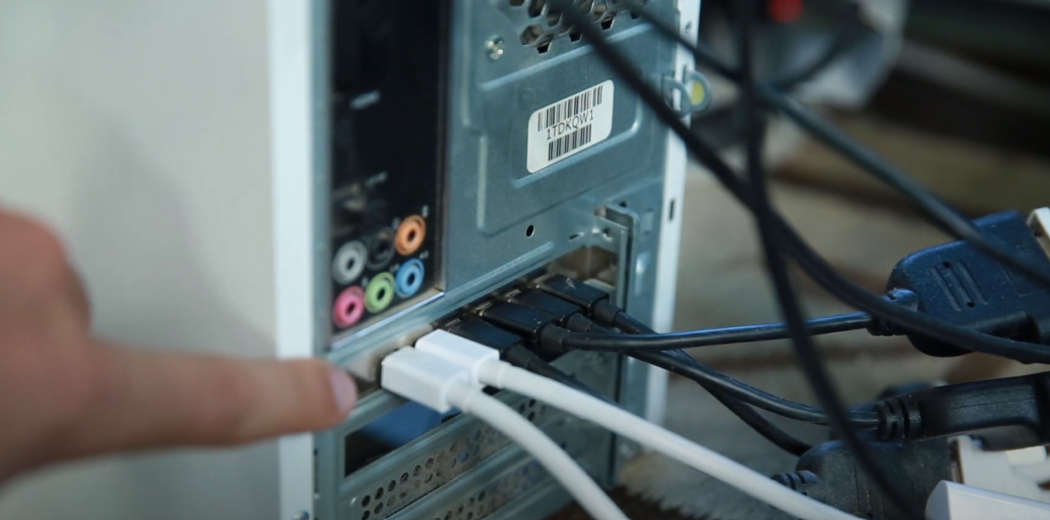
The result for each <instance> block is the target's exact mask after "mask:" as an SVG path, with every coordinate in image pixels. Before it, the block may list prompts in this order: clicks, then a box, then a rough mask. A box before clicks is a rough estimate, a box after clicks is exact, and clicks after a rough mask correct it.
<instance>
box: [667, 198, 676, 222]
mask: <svg viewBox="0 0 1050 520" xmlns="http://www.w3.org/2000/svg"><path fill="white" fill-rule="evenodd" d="M674 203H675V200H674V199H671V203H670V204H668V205H667V206H668V208H667V221H668V222H672V221H674Z"/></svg>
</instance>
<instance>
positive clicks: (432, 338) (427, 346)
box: [416, 330, 501, 387]
mask: <svg viewBox="0 0 1050 520" xmlns="http://www.w3.org/2000/svg"><path fill="white" fill-rule="evenodd" d="M416 350H419V351H420V352H423V353H426V354H429V355H432V356H434V357H438V358H441V359H442V360H443V361H445V362H447V363H451V364H453V365H455V366H457V367H458V368H459V369H460V370H462V371H464V372H466V373H467V374H468V375H469V377H470V382H471V384H475V385H478V386H479V387H480V386H481V385H482V383H481V382H480V381H481V377H480V372H481V367H482V366H484V365H485V364H486V363H500V362H501V361H500V359H499V351H498V350H496V349H494V348H491V347H486V346H485V345H482V344H481V343H477V342H475V341H471V340H469V339H467V338H464V337H462V336H457V335H455V334H453V333H451V332H448V331H444V330H435V331H434V332H431V333H430V334H427V335H426V336H423V337H422V338H419V339H418V340H417V341H416Z"/></svg>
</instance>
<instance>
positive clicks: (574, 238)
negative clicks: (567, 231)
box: [569, 233, 583, 242]
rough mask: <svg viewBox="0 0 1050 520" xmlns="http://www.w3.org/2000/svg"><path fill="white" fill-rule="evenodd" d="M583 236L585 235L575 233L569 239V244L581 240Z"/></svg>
mask: <svg viewBox="0 0 1050 520" xmlns="http://www.w3.org/2000/svg"><path fill="white" fill-rule="evenodd" d="M582 236H583V233H573V234H572V236H570V237H569V242H572V241H573V240H576V239H577V238H580V237H582Z"/></svg>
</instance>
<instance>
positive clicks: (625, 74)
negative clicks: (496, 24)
mask: <svg viewBox="0 0 1050 520" xmlns="http://www.w3.org/2000/svg"><path fill="white" fill-rule="evenodd" d="M554 2H558V3H560V2H564V0H554ZM586 32H588V33H590V34H591V35H592V37H591V38H590V41H591V45H592V47H594V49H595V51H597V52H598V53H599V54H601V55H602V56H603V57H604V58H605V59H606V63H607V64H608V66H609V67H610V68H611V69H612V70H613V71H614V72H615V73H616V74H617V75H618V76H619V77H620V78H621V79H622V80H623V81H624V83H626V84H627V85H628V86H629V87H630V88H631V90H632V91H634V92H636V93H637V94H638V96H639V98H640V99H641V100H642V101H643V102H644V103H645V104H646V105H647V106H648V107H649V108H650V109H651V110H653V112H654V113H655V114H656V116H657V118H658V119H659V120H660V121H661V122H663V123H664V124H666V125H667V126H668V127H669V128H670V129H671V130H672V131H674V133H675V134H676V135H677V136H678V137H679V138H680V139H682V141H683V142H684V143H685V145H686V147H687V148H688V149H689V151H690V153H692V154H693V155H694V156H695V157H696V158H697V160H699V161H700V163H701V164H703V165H704V166H706V167H707V168H708V169H709V170H710V171H711V173H712V174H713V175H714V176H715V177H716V178H717V179H718V180H719V182H721V183H722V185H723V186H725V188H726V189H727V190H728V191H729V192H730V193H731V194H732V195H733V196H734V197H735V198H736V199H737V200H739V201H740V202H741V203H742V204H744V206H745V207H747V208H748V209H749V210H752V211H754V201H753V200H752V195H751V193H750V191H749V190H748V189H747V183H746V181H743V180H742V179H740V178H739V177H737V175H736V173H735V172H733V170H732V169H731V168H730V167H729V166H728V165H727V164H726V163H725V162H724V161H722V159H721V158H720V157H719V156H718V154H716V153H715V152H714V150H712V149H711V148H710V147H708V146H707V145H706V144H705V143H704V142H703V140H702V139H700V138H699V137H697V136H696V135H694V134H693V133H692V132H691V131H690V130H689V128H688V127H687V126H686V125H685V123H683V122H682V121H681V120H680V119H678V116H677V115H676V114H675V112H674V111H673V110H672V109H671V108H670V107H668V106H667V105H666V104H665V103H664V101H663V99H662V96H661V95H660V94H659V93H657V92H656V91H655V90H654V89H653V88H651V87H650V86H649V85H647V84H646V83H645V81H644V80H643V79H642V78H641V77H638V76H637V75H636V74H635V73H634V71H633V70H632V69H631V67H630V65H629V64H628V63H627V62H626V61H624V60H623V58H622V56H620V55H619V53H618V52H617V51H616V49H614V48H613V47H612V46H611V45H610V44H609V43H608V42H606V41H605V40H604V39H600V38H599V39H595V38H594V37H593V36H594V35H595V32H594V31H593V30H590V31H586ZM585 36H586V34H585ZM597 36H598V37H600V36H601V35H600V34H597ZM671 36H673V35H671ZM773 213H774V216H775V223H776V225H777V226H778V230H777V232H778V233H779V234H780V236H781V238H782V240H783V246H784V252H785V253H787V254H789V255H790V256H791V257H792V258H794V259H795V261H796V262H798V264H799V266H800V267H802V269H803V270H804V271H805V272H806V274H807V275H809V276H810V277H811V278H812V279H813V280H814V281H816V282H817V283H818V284H820V285H821V286H822V287H823V288H824V289H826V290H827V291H828V292H830V293H831V294H834V295H836V296H837V297H839V298H840V299H841V300H842V301H843V302H845V303H847V304H849V305H851V306H853V307H855V308H857V309H860V310H862V311H865V312H868V313H869V314H871V315H872V316H876V317H878V318H881V319H884V320H887V321H889V322H892V323H893V324H895V325H897V326H899V327H901V328H903V329H905V330H908V331H910V332H913V333H917V334H921V335H923V336H927V337H929V338H932V339H936V340H938V341H942V342H945V343H948V344H951V345H954V346H956V347H959V348H962V349H966V350H970V351H974V352H985V353H988V354H992V355H996V356H1002V357H1006V358H1010V359H1015V360H1018V361H1023V362H1028V363H1048V364H1050V349H1048V348H1047V347H1045V346H1043V345H1036V344H1031V343H1024V342H1019V341H1013V340H1009V339H1005V338H999V337H995V336H990V335H987V334H982V333H979V332H974V331H972V330H969V329H965V328H962V327H957V326H954V325H951V324H948V323H944V322H942V321H940V320H937V319H935V318H932V317H930V316H927V315H924V314H922V313H920V312H916V311H913V310H911V309H908V308H905V307H902V306H900V305H897V304H895V303H893V302H889V301H886V300H883V299H882V298H881V297H879V296H876V295H874V294H871V293H870V292H868V291H867V290H866V289H864V288H862V287H860V286H859V285H856V284H855V283H853V282H851V281H849V280H847V279H846V278H843V277H842V276H841V275H839V274H838V272H837V271H835V270H834V269H833V268H832V267H831V266H830V265H829V264H828V263H827V261H826V260H824V259H823V258H822V257H821V256H820V255H819V254H817V253H816V252H815V251H814V250H813V249H812V248H811V247H810V246H809V244H807V243H806V242H805V241H804V240H803V239H802V238H801V236H799V234H798V232H797V231H796V230H795V229H794V228H792V227H791V226H790V225H789V224H788V223H787V222H786V221H785V220H784V219H783V217H782V216H780V215H779V214H777V213H776V211H774V212H773Z"/></svg>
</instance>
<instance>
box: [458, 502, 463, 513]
mask: <svg viewBox="0 0 1050 520" xmlns="http://www.w3.org/2000/svg"><path fill="white" fill-rule="evenodd" d="M456 514H457V515H461V514H463V504H460V505H459V509H457V510H456Z"/></svg>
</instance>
